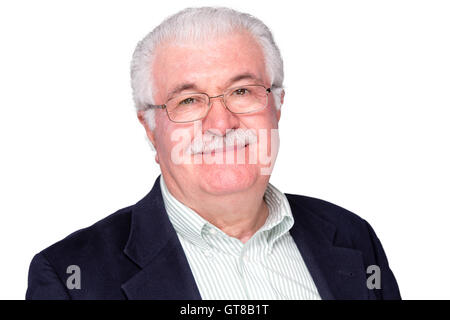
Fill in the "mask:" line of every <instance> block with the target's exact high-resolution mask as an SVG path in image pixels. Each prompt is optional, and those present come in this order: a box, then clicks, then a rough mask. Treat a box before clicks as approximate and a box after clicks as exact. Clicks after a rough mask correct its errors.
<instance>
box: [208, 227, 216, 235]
mask: <svg viewBox="0 0 450 320" xmlns="http://www.w3.org/2000/svg"><path fill="white" fill-rule="evenodd" d="M216 233H217V230H216V229H213V228H211V229H209V234H211V235H215V234H216Z"/></svg>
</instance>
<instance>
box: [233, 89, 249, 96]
mask: <svg viewBox="0 0 450 320" xmlns="http://www.w3.org/2000/svg"><path fill="white" fill-rule="evenodd" d="M248 93H249V91H248V89H246V88H239V89H236V90H234V91H233V95H236V96H243V95H246V94H248Z"/></svg>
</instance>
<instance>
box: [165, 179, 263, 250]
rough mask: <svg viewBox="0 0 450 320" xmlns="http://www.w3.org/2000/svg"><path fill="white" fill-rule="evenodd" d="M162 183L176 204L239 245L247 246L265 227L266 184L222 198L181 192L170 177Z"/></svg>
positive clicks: (199, 193)
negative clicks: (235, 240)
mask: <svg viewBox="0 0 450 320" xmlns="http://www.w3.org/2000/svg"><path fill="white" fill-rule="evenodd" d="M164 182H165V183H166V186H167V189H168V190H169V192H170V194H171V195H172V196H173V197H175V198H176V199H177V200H178V201H180V202H181V203H183V204H184V205H186V206H188V207H189V208H191V209H192V210H194V211H195V212H196V213H197V214H198V215H200V216H201V217H202V218H203V219H205V220H206V221H208V222H209V223H211V224H213V225H214V226H216V227H218V228H219V229H220V230H222V231H223V232H224V233H226V234H227V235H229V236H230V237H234V238H237V239H239V240H240V241H241V242H242V243H245V242H247V241H248V240H249V239H250V238H251V237H252V236H253V234H255V232H256V231H258V229H259V228H261V226H263V225H264V223H265V221H266V219H267V216H268V214H269V209H268V207H267V204H266V203H265V202H264V192H265V190H266V187H267V183H268V182H264V183H255V184H254V185H253V186H252V187H251V188H249V189H247V190H245V191H241V192H235V193H230V194H225V195H214V194H209V193H206V192H202V191H201V190H197V191H196V192H193V191H192V190H189V192H183V191H184V190H183V189H182V188H180V186H179V185H178V184H177V183H176V182H175V181H174V180H172V178H171V177H167V179H166V177H164Z"/></svg>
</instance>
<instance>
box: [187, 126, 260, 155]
mask: <svg viewBox="0 0 450 320" xmlns="http://www.w3.org/2000/svg"><path fill="white" fill-rule="evenodd" d="M257 140H258V136H257V135H256V133H255V132H254V130H252V129H230V130H227V132H226V134H225V135H220V134H214V133H211V132H209V131H207V132H205V133H204V134H203V135H201V136H198V137H195V138H194V140H192V142H191V143H190V145H189V146H188V147H187V151H188V154H191V155H194V154H199V153H211V152H213V151H222V150H225V149H228V148H234V147H236V148H238V149H239V148H243V147H245V146H247V145H250V144H253V143H256V142H257Z"/></svg>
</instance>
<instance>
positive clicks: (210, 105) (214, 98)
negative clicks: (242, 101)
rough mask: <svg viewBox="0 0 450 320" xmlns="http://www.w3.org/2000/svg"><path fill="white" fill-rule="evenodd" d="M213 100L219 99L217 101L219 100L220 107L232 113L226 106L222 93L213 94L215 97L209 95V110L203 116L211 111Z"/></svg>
mask: <svg viewBox="0 0 450 320" xmlns="http://www.w3.org/2000/svg"><path fill="white" fill-rule="evenodd" d="M214 100H219V101H220V104H221V105H222V107H223V108H224V109H225V110H227V111H228V112H229V113H231V114H233V113H232V112H231V111H230V110H229V109H228V107H227V106H226V104H225V100H224V97H223V95H220V96H215V97H210V98H209V110H208V113H207V114H206V115H205V118H206V117H207V116H208V114H209V113H210V112H211V110H212V108H213V106H214Z"/></svg>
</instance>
